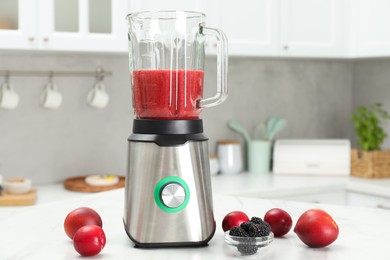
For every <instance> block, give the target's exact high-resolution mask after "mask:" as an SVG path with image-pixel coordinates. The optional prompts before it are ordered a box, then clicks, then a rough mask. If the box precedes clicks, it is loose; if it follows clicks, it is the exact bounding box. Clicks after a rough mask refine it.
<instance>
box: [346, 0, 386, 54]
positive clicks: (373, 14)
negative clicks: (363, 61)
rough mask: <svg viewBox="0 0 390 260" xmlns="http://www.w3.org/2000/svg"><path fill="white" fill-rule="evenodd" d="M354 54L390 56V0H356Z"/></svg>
mask: <svg viewBox="0 0 390 260" xmlns="http://www.w3.org/2000/svg"><path fill="white" fill-rule="evenodd" d="M353 3H354V20H353V23H354V37H355V39H354V56H356V57H384V56H390V15H389V11H390V1H388V0H355V1H354V2H353Z"/></svg>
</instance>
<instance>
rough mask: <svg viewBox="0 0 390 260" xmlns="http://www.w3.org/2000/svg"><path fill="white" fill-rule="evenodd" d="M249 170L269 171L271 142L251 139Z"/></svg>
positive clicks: (253, 171) (251, 171)
mask: <svg viewBox="0 0 390 260" xmlns="http://www.w3.org/2000/svg"><path fill="white" fill-rule="evenodd" d="M247 156H248V171H249V172H250V173H269V172H270V162H271V142H270V141H268V140H251V141H250V142H249V143H248V154H247Z"/></svg>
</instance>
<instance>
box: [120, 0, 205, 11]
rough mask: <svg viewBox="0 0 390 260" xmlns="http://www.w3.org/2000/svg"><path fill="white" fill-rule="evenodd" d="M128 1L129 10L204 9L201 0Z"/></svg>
mask: <svg viewBox="0 0 390 260" xmlns="http://www.w3.org/2000/svg"><path fill="white" fill-rule="evenodd" d="M128 3H129V6H128V11H129V12H140V11H162V10H180V11H203V12H204V11H205V10H204V9H203V6H202V0H189V1H188V0H187V1H183V0H164V1H159V0H128Z"/></svg>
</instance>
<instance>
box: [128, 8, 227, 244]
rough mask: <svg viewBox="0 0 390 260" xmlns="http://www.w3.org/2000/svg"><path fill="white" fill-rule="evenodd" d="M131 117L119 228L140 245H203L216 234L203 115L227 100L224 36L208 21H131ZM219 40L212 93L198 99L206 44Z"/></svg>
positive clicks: (166, 15) (180, 16)
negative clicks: (207, 40) (207, 39)
mask: <svg viewBox="0 0 390 260" xmlns="http://www.w3.org/2000/svg"><path fill="white" fill-rule="evenodd" d="M128 21H129V64H130V66H129V67H130V78H131V86H132V92H133V108H134V113H135V117H136V119H135V120H134V124H133V133H132V134H131V135H130V137H129V139H128V141H129V148H128V149H129V154H128V172H127V176H126V188H125V213H124V219H123V220H124V226H125V230H126V232H127V234H128V236H129V237H130V239H131V240H133V241H134V243H135V244H136V245H137V246H141V247H156V246H157V247H164V246H202V245H207V243H208V241H209V240H210V239H211V238H212V236H213V234H214V232H215V221H214V214H213V201H212V191H211V180H210V165H209V152H208V141H207V140H208V139H207V138H206V137H205V136H204V135H203V123H202V120H200V119H199V114H200V111H201V109H203V108H206V107H211V106H215V105H218V104H220V103H221V102H223V101H224V100H225V98H226V96H227V79H226V78H227V77H226V76H227V42H226V37H225V35H224V34H223V33H222V32H221V31H219V30H217V29H213V28H207V27H205V26H204V25H205V15H204V14H202V13H197V12H180V11H163V12H141V13H134V14H130V15H128ZM205 35H211V36H214V37H216V39H217V46H218V47H217V50H218V55H217V61H218V62H217V93H216V95H215V96H213V97H211V98H203V77H204V72H203V71H204V58H205V57H204V56H205V53H204V39H205Z"/></svg>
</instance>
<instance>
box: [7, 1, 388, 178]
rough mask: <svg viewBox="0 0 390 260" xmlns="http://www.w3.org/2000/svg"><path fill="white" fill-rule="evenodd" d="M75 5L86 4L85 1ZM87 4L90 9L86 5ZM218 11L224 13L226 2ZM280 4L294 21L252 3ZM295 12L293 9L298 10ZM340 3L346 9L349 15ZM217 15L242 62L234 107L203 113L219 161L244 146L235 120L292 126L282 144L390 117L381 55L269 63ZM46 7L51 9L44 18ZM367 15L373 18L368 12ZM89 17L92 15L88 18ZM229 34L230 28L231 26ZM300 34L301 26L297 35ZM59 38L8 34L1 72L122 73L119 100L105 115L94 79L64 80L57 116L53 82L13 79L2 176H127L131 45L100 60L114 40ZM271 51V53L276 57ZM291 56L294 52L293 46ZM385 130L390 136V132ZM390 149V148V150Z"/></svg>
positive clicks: (116, 76)
mask: <svg viewBox="0 0 390 260" xmlns="http://www.w3.org/2000/svg"><path fill="white" fill-rule="evenodd" d="M57 1H58V0H57ZM55 2H56V1H54V0H45V1H39V0H38V1H30V2H29V1H23V0H19V1H18V3H19V7H18V8H19V9H18V10H19V11H20V10H21V9H20V8H21V6H23V5H25V7H26V6H30V7H31V5H32V7H33V8H32V10H30V11H31V13H34V12H33V10H37V13H39V14H41V13H42V12H43V11H45V10H46V9H48V6H53V5H55ZM58 2H61V1H58ZM70 2H74V3H76V4H77V3H78V1H77V0H76V1H70ZM80 2H86V1H83V0H80ZM119 2H122V1H119V0H118V1H116V0H113V6H112V12H111V17H112V28H122V27H124V26H125V21H124V19H123V15H122V13H121V12H119V11H118V10H121V8H118V6H116V5H118V3H119ZM123 2H124V1H123ZM193 2H195V3H196V5H195V7H194V8H185V9H194V10H197V9H201V8H199V6H200V5H199V2H200V3H203V2H202V1H193ZM215 2H217V3H218V4H219V5H221V2H224V1H215ZM233 2H234V1H226V2H224V3H226V6H227V7H226V8H228V7H229V4H230V5H231V8H233V7H234V5H235V4H234V3H233ZM276 2H278V4H280V5H281V6H280V8H281V9H280V10H281V11H280V13H279V12H278V15H281V14H283V12H284V11H283V10H284V7H283V1H281V2H280V3H279V1H261V3H256V2H255V1H248V5H249V4H260V5H266V6H267V8H268V7H269V9H267V10H268V11H271V12H272V10H274V9H275V8H278V6H275V3H276ZM285 2H286V3H288V4H291V1H285ZM315 2H318V1H315ZM328 2H329V3H332V4H334V3H335V1H322V2H321V3H320V6H319V7H315V8H314V7H313V8H314V10H315V11H318V10H320V9H321V8H323V7H324V6H323V5H324V3H328ZM336 2H337V1H336ZM341 2H343V6H342V8H343V9H342V10H344V11H346V10H349V9H345V6H344V5H345V2H346V1H340V3H341ZM361 2H364V1H361ZM1 3H2V2H0V5H1ZM114 3H115V4H114ZM148 3H149V2H147V3H146V4H145V3H143V2H142V1H129V2H128V3H126V5H127V8H126V10H137V9H138V8H139V9H144V10H147V9H150V8H148V7H150V6H148ZM164 3H165V2H164ZM340 3H338V4H337V5H336V7H337V6H338V5H341V4H340ZM34 4H35V5H34ZM176 4H177V5H183V3H180V2H179V1H176ZM304 4H307V5H309V6H312V4H311V3H310V1H303V0H301V1H297V2H296V5H297V6H296V8H297V9H299V5H304ZM317 4H318V3H317ZM382 4H386V5H388V4H387V3H382ZM150 5H153V8H154V9H167V8H164V7H163V6H158V4H157V6H155V5H156V3H152V4H150ZM160 5H162V4H160ZM212 5H213V6H211V7H210V8H209V9H207V10H208V11H207V13H208V15H209V18H210V21H211V25H213V26H215V27H220V28H222V29H223V30H225V31H226V32H227V34H228V37H229V40H230V43H231V45H230V46H229V47H230V48H231V54H232V55H231V57H230V58H229V80H228V82H229V88H230V89H229V91H230V93H229V98H228V100H227V101H226V102H225V103H223V104H222V105H220V106H217V107H215V108H210V109H206V110H204V111H203V112H202V118H203V119H204V123H205V132H206V134H207V135H208V136H209V137H210V151H211V152H215V144H216V141H217V140H218V139H226V138H233V139H240V136H238V135H237V134H235V133H233V132H232V131H231V130H229V129H228V128H227V127H226V123H227V121H228V120H230V119H235V120H237V121H239V122H240V123H242V124H243V125H244V126H245V127H246V128H247V129H249V130H253V129H254V127H255V125H256V124H257V123H259V122H264V121H265V120H266V119H267V118H268V117H269V116H271V115H272V116H279V117H282V118H286V119H287V121H288V126H287V128H286V129H285V130H284V131H283V132H282V133H281V134H280V135H279V136H278V137H279V138H294V139H299V138H347V139H351V140H352V141H354V130H353V126H352V120H351V115H352V113H353V111H354V109H355V108H356V107H357V106H359V105H362V104H370V103H374V102H382V103H383V104H384V108H385V109H387V110H388V111H389V110H390V99H389V97H390V87H389V85H390V73H389V71H390V60H388V59H386V58H383V57H384V56H386V55H377V54H375V55H372V56H375V58H374V59H373V58H360V57H359V55H357V54H356V53H355V54H351V53H350V52H345V55H340V54H336V55H335V54H334V53H333V54H332V53H331V54H329V55H328V57H326V55H325V57H323V56H324V55H323V53H326V51H325V52H321V55H316V54H313V53H310V51H309V52H308V53H306V54H305V53H303V54H302V53H299V52H298V54H296V55H294V52H293V51H294V49H293V47H294V46H293V45H291V46H290V47H289V48H290V49H289V50H290V51H291V53H290V54H288V53H287V54H286V53H283V51H281V52H277V53H274V52H273V49H272V50H270V51H268V53H266V54H264V53H262V50H261V48H260V52H259V53H257V54H256V53H255V54H248V53H247V51H248V49H247V48H246V47H245V41H244V44H243V45H242V46H241V48H242V52H241V53H240V48H239V44H238V43H239V42H240V41H237V39H238V36H237V35H236V34H235V33H234V32H232V29H231V28H230V27H227V28H224V26H220V25H223V24H224V23H223V22H224V19H226V20H227V19H228V17H225V18H224V17H222V15H221V16H217V15H216V14H215V12H213V10H214V9H215V8H216V6H214V5H215V3H213V4H212ZM42 6H44V8H41V7H42ZM80 6H81V5H80ZM131 6H132V7H133V8H131ZM329 6H330V5H329ZM374 6H375V7H377V6H378V5H374ZM325 7H327V6H325ZM360 7H361V8H362V9H364V5H363V4H361V6H360ZM80 8H81V7H80ZM332 8H333V7H332ZM177 9H181V8H177ZM183 9H184V8H183ZM377 9H378V10H381V9H382V8H377ZM80 10H81V11H82V8H81V9H80ZM80 10H79V11H80ZM233 10H234V8H233ZM292 10H295V9H294V8H293V9H292ZM305 10H307V9H305ZM326 10H330V11H332V10H333V9H329V8H328V9H326ZM337 10H338V9H337ZM354 10H355V9H354ZM359 10H360V9H359ZM375 10H376V9H375ZM375 10H374V11H375ZM117 11H118V13H116V12H117ZM121 11H122V12H123V10H121ZM235 11H236V10H235ZM246 11H248V12H249V10H246ZM0 13H1V12H0ZM219 13H220V12H219ZM222 13H224V12H222ZM21 14H24V13H23V12H22V13H21ZM118 14H121V16H120V18H121V19H115V18H116V17H117V15H118ZM213 14H214V16H213ZM235 14H237V13H235ZM336 14H337V16H335V17H336V18H337V17H341V15H339V12H338V11H337V12H336ZM258 15H262V13H260V14H258ZM371 15H372V14H371ZM237 16H239V17H236V19H235V20H240V19H241V20H243V19H244V17H245V16H246V13H245V12H243V14H237ZM80 17H81V16H80ZM216 17H217V18H220V19H219V20H218V19H216ZM257 17H268V16H265V15H263V16H257ZM251 18H253V17H251ZM41 19H42V18H41V17H39V19H38V18H37V17H35V20H36V21H37V26H36V27H34V28H38V32H35V33H36V35H37V37H42V36H44V34H45V33H47V31H45V30H46V29H47V28H46V27H45V26H43V25H42V24H41V22H40V20H41ZM80 19H81V18H80ZM262 19H265V18H262ZM267 19H269V18H267ZM387 19H388V18H387ZM271 20H272V19H271ZM345 20H346V18H343V21H344V22H345ZM272 21H273V20H272ZM263 22H264V21H260V22H259V28H258V29H259V30H262V26H263V25H262V23H263ZM333 22H334V21H333ZM80 23H82V21H80ZM226 24H228V25H229V23H228V22H226ZM244 24H246V23H244ZM320 24H321V23H320ZM19 25H20V28H25V27H23V26H26V24H25V23H22V22H20V23H19ZM115 25H117V27H115ZM281 25H283V19H281ZM293 25H294V24H293V23H292V25H291V26H293ZM297 25H300V24H299V23H297ZM58 26H60V25H58ZM76 26H77V24H76ZM54 27H55V26H54ZM248 27H249V26H248ZM281 27H282V28H283V26H281ZM254 28H257V27H254ZM275 28H279V27H278V26H276V27H275ZM348 28H349V27H348ZM122 29H123V28H122ZM266 29H267V28H266ZM344 29H345V28H344ZM40 30H41V31H40ZM51 30H53V31H52V32H50V33H48V35H49V36H48V37H49V38H48V40H43V42H37V40H34V41H33V42H31V41H30V40H27V38H28V37H30V36H27V35H26V42H27V43H21V44H20V46H19V45H17V44H12V42H11V43H7V42H6V40H4V41H3V40H2V39H3V38H4V39H9V38H5V37H6V36H7V33H8V31H7V30H4V32H1V31H2V30H1V29H0V49H1V52H0V71H3V70H31V69H34V70H43V71H49V70H54V71H55V70H60V71H62V70H65V71H67V70H69V71H93V70H95V69H96V68H97V67H98V66H102V67H103V68H104V70H107V71H111V72H112V73H113V75H112V76H110V77H106V78H105V79H104V84H105V86H106V88H107V91H108V93H109V95H110V102H109V105H108V106H107V107H106V108H104V109H94V108H91V107H89V106H88V105H87V104H86V97H87V94H88V91H89V90H90V89H91V88H92V86H93V84H94V83H95V79H94V78H93V77H91V78H79V77H54V79H53V81H54V83H55V84H56V85H57V86H58V88H59V89H60V91H61V92H62V94H63V99H64V101H63V105H62V106H61V107H60V108H59V109H56V110H47V109H43V108H42V107H40V103H39V96H40V93H41V91H42V90H43V87H44V85H45V84H46V83H47V81H48V78H47V77H12V75H11V78H10V82H11V84H12V85H13V86H14V87H15V90H16V91H17V92H18V93H19V95H20V104H19V106H18V107H17V108H16V109H15V110H3V109H2V110H0V174H2V175H3V176H4V177H5V178H11V177H19V176H26V177H29V178H31V179H32V180H33V182H34V183H52V182H59V181H62V180H63V179H65V178H67V177H70V176H78V175H87V174H101V173H114V174H121V175H123V174H124V173H125V171H126V160H127V159H126V157H127V141H126V139H127V137H128V135H129V134H130V132H131V127H132V119H133V113H132V103H131V92H130V79H129V73H128V56H127V53H126V49H125V46H126V37H123V35H120V36H119V38H118V39H120V41H117V43H107V45H109V46H111V47H110V48H112V49H115V48H117V47H116V46H120V48H121V49H120V51H110V50H108V49H105V47H104V46H103V47H102V51H101V52H100V51H95V52H90V50H91V49H92V51H94V50H93V48H99V44H102V45H103V44H104V40H101V41H99V38H92V39H84V40H83V41H81V40H80V41H79V39H78V38H72V35H71V34H70V35H67V36H66V37H68V38H66V37H65V36H64V35H61V34H59V33H57V34H56V33H54V29H53V28H51ZM97 30H99V29H97ZM102 30H106V29H102ZM115 30H116V29H115ZM115 30H114V29H113V32H112V34H114V33H117V34H118V32H117V31H115ZM248 30H253V26H252V27H249V28H244V29H243V30H242V31H243V34H245V32H246V31H248ZM291 31H293V30H291ZM2 33H4V35H3V34H2ZM124 35H125V33H124ZM230 35H232V37H230ZM337 35H339V34H337ZM244 36H247V35H244ZM244 36H243V37H244ZM290 36H291V35H290ZM2 37H3V38H2ZM45 37H46V36H45ZM50 37H51V38H50ZM267 37H268V36H267ZM270 37H271V38H272V36H270ZM354 37H356V36H354ZM314 38H315V37H314ZM351 38H353V37H351ZM280 39H283V37H280ZM359 39H360V38H359ZM110 40H112V37H111V39H110ZM247 42H248V43H249V41H247ZM259 42H260V41H259ZM291 42H292V43H293V41H291ZM15 43H16V42H15ZM72 43H73V44H72ZM95 43H96V44H95ZM7 44H8V45H7ZM273 44H274V43H273ZM279 45H280V44H279V43H278V44H276V46H279ZM349 45H351V43H350V42H349V41H346V42H345V43H344V44H343V47H342V48H341V49H343V50H344V49H345V48H346V46H349ZM64 46H65V47H64ZM248 46H251V44H248ZM264 49H265V50H267V48H266V47H265V48H264ZM283 49H284V50H285V49H286V48H285V46H284V45H283ZM308 49H310V48H309V47H308ZM85 50H88V51H85ZM297 50H299V48H297ZM64 51H65V52H64ZM255 51H256V50H255ZM255 51H254V52H255ZM211 53H212V50H211ZM389 54H390V52H389ZM351 55H352V56H351ZM289 56H292V57H289ZM363 56H370V55H366V54H365V55H363ZM387 56H388V55H387ZM378 57H381V58H378ZM357 58H359V59H357ZM206 64H207V66H206V76H205V82H206V84H205V86H206V88H208V90H207V91H206V95H211V93H213V91H214V88H215V87H214V86H215V84H216V83H215V75H216V71H215V69H216V61H215V57H214V56H213V55H210V56H209V57H208V58H207V60H206ZM3 80H4V78H0V81H3ZM385 128H386V130H387V131H388V132H389V130H390V126H389V125H386V126H385ZM383 148H384V149H389V148H390V142H389V141H388V140H387V141H386V142H385V144H384V145H383Z"/></svg>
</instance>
